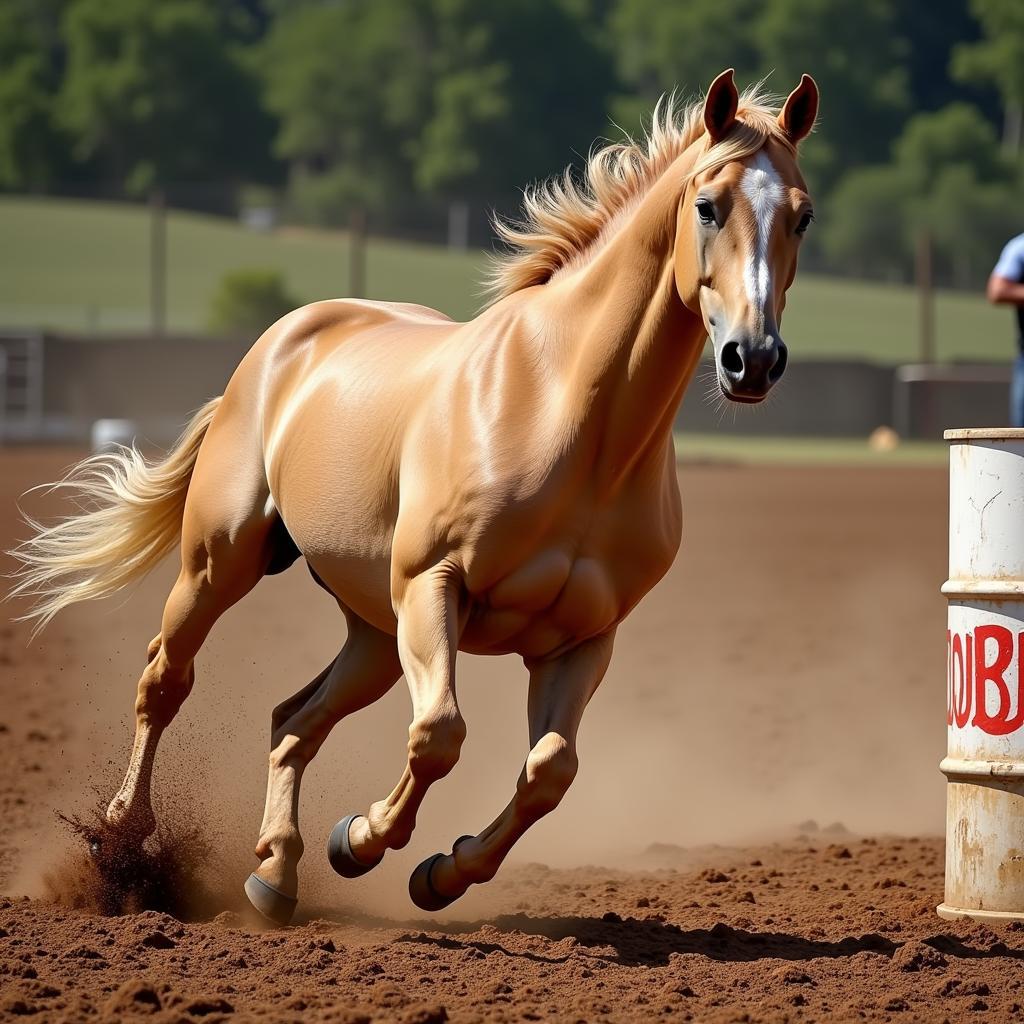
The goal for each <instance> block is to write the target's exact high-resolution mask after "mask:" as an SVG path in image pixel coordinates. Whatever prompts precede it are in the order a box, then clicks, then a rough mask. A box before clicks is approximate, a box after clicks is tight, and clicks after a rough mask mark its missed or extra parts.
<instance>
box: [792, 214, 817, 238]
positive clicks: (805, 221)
mask: <svg viewBox="0 0 1024 1024" xmlns="http://www.w3.org/2000/svg"><path fill="white" fill-rule="evenodd" d="M812 220H814V214H813V213H811V211H810V210H808V211H807V212H806V213H805V214H804V215H803V216H802V217H801V218H800V223H799V224H797V226H796V233H797V234H798V235H802V234H804V233H805V232H806V231H807V229H808V228H809V227H810V226H811V221H812Z"/></svg>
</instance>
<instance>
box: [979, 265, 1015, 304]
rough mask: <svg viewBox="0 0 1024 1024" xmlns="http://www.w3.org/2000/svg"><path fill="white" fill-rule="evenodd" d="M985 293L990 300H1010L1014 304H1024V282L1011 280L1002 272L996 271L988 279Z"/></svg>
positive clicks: (996, 301)
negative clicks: (1002, 274) (996, 272)
mask: <svg viewBox="0 0 1024 1024" xmlns="http://www.w3.org/2000/svg"><path fill="white" fill-rule="evenodd" d="M985 294H986V295H987V296H988V301H989V302H995V303H998V302H1008V303H1010V304H1011V305H1014V306H1024V283H1021V282H1019V281H1011V280H1010V279H1009V278H1008V277H1003V276H1001V275H1000V274H995V273H994V274H993V275H992V276H991V277H990V278H989V279H988V288H987V289H986V290H985Z"/></svg>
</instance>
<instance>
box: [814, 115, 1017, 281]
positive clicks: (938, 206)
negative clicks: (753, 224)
mask: <svg viewBox="0 0 1024 1024" xmlns="http://www.w3.org/2000/svg"><path fill="white" fill-rule="evenodd" d="M1018 191H1019V184H1018V183H1017V182H1016V181H1015V169H1014V167H1013V165H1012V163H1011V162H1010V161H1008V160H1007V159H1006V158H1005V157H1004V156H1003V155H1002V154H1001V153H1000V151H999V143H998V140H997V138H996V132H995V129H994V128H993V127H992V125H991V124H990V123H989V122H988V121H987V120H986V119H985V118H984V116H983V115H982V114H981V112H980V111H979V110H978V109H977V108H975V107H973V106H970V105H969V104H966V103H952V104H950V105H948V106H946V107H944V108H942V109H941V110H937V111H931V112H928V113H923V114H918V115H917V116H916V117H913V118H911V120H910V121H908V122H907V124H906V126H905V128H904V130H903V132H902V133H901V134H900V136H899V138H897V140H896V142H895V143H894V144H893V147H892V160H891V161H890V162H889V163H888V164H882V165H874V166H870V167H863V168H858V169H855V170H853V171H851V172H849V173H848V174H847V175H845V176H844V177H843V178H842V180H841V181H840V183H839V185H838V186H837V187H836V189H835V190H834V191H833V192H832V194H831V196H830V197H829V202H828V211H829V212H828V216H827V219H826V223H825V225H824V231H823V244H824V249H825V252H826V254H827V256H828V257H829V258H830V260H831V261H832V263H833V265H834V266H838V267H841V268H843V269H844V270H846V271H848V272H852V273H856V274H860V275H863V276H884V277H894V276H895V277H904V278H905V277H907V276H909V274H910V272H911V268H912V266H913V254H914V249H915V245H916V243H917V240H918V237H919V236H920V235H921V234H922V233H923V232H925V233H927V235H928V236H929V237H930V239H931V243H932V247H933V252H934V255H935V270H936V275H937V277H938V278H939V279H940V280H945V281H948V282H951V283H954V284H957V285H960V286H968V285H971V284H974V283H977V282H978V281H979V280H980V279H981V278H983V277H984V275H985V273H986V272H987V270H988V268H989V266H990V265H991V262H992V258H993V254H994V253H995V252H997V251H998V249H999V247H1000V245H1002V243H1003V242H1004V241H1005V239H1006V237H1007V236H1008V235H1010V234H1012V233H1014V231H1015V230H1017V229H1018V227H1019V226H1024V211H1022V210H1021V208H1020V203H1019V202H1018V201H1017V193H1018Z"/></svg>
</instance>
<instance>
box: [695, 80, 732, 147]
mask: <svg viewBox="0 0 1024 1024" xmlns="http://www.w3.org/2000/svg"><path fill="white" fill-rule="evenodd" d="M733 74H734V71H733V69H732V68H729V69H728V70H727V71H723V72H722V73H721V74H720V75H719V76H718V77H717V78H716V79H715V80H714V81H713V82H712V83H711V88H710V89H708V94H707V96H705V97H704V127H705V128H707V130H708V135H710V136H711V141H712V142H721V140H722V139H724V138H725V136H726V135H727V134H728V133H729V129H730V128H731V127H732V126H733V124H734V122H735V121H736V108H737V107H738V106H739V105H740V97H739V93H738V92H736V83H735V82H734V81H733V80H732V76H733Z"/></svg>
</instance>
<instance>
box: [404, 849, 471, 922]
mask: <svg viewBox="0 0 1024 1024" xmlns="http://www.w3.org/2000/svg"><path fill="white" fill-rule="evenodd" d="M473 838H474V837H473V836H459V838H458V839H456V840H455V842H454V843H453V844H452V853H454V852H455V851H456V850H457V849H458V848H459V846H461V845H462V843H464V842H465V841H466V840H467V839H473ZM443 856H444V854H443V853H435V854H434V856H433V857H428V858H427V859H426V860H425V861H424V862H423V863H422V864H421V865H420V866H419V867H418V868H417V869H416V870H415V871H414V872H413V873H412V875H411V876H410V878H409V898H410V899H411V900H412V901H413V903H415V904H416V906H417V907H419V908H420V910H430V911H437V910H444V908H445V907H450V906H451V905H452V904H453V903H454V902H455V901H456V900H457V899H459V896H442V895H441V893H439V892H438V891H437V890H436V889H435V888H434V883H433V881H432V880H431V877H430V876H431V873H432V872H433V870H434V865H435V864H436V863H437V862H438V861H439V860H440V859H441V858H442V857H443ZM460 895H461V894H460Z"/></svg>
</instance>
